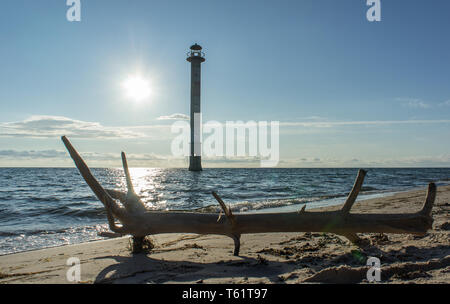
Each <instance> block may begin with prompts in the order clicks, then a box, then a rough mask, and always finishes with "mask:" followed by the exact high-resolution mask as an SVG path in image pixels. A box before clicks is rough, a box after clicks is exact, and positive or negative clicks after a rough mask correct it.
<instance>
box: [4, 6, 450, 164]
mask: <svg viewBox="0 0 450 304" xmlns="http://www.w3.org/2000/svg"><path fill="white" fill-rule="evenodd" d="M81 4H82V9H81V12H82V13H81V22H68V21H67V20H66V11H67V9H68V7H67V6H66V4H65V1H64V0H59V1H55V0H40V1H24V0H3V1H2V2H1V7H0V45H1V47H0V67H1V68H0V104H1V111H0V166H72V164H71V160H70V158H68V156H67V154H66V153H65V151H64V147H63V146H62V143H61V141H60V139H59V137H60V135H64V134H66V135H68V136H69V138H70V139H72V141H73V143H74V144H75V145H76V147H77V148H78V149H79V150H80V151H81V152H83V153H84V155H85V156H86V159H87V161H88V163H89V164H90V165H92V166H119V165H120V158H119V157H120V151H122V150H125V151H126V152H127V153H128V154H129V158H130V159H131V161H130V165H134V166H144V167H154V166H156V167H161V166H162V167H164V166H184V165H185V160H182V159H181V160H176V159H173V157H172V156H171V151H170V143H171V141H172V139H173V138H174V137H175V135H174V134H171V133H170V125H171V123H172V122H173V121H171V120H162V119H158V118H161V117H164V116H170V115H172V114H175V113H180V114H188V113H189V97H190V93H189V88H190V83H189V82H190V70H189V64H188V62H187V61H186V60H185V57H186V55H185V54H186V52H187V50H188V47H189V46H190V45H191V44H192V43H194V42H198V43H200V44H201V45H202V46H203V47H204V51H205V53H206V58H207V60H206V62H205V63H204V64H203V65H202V76H203V78H202V111H203V120H204V121H209V120H216V121H219V122H225V121H227V120H231V121H237V120H242V121H250V120H254V121H262V120H267V121H280V158H281V159H280V163H279V165H280V166H286V167H370V166H388V167H397V166H400V167H401V166H446V167H448V166H449V165H450V141H449V140H448V139H449V138H450V85H449V80H450V40H449V39H448V37H450V35H449V34H450V33H449V30H450V18H449V14H450V3H449V2H448V1H432V2H430V1H425V0H410V1H406V0H396V1H393V0H381V4H382V9H381V16H382V20H381V22H368V21H367V19H366V11H367V9H368V8H369V7H368V6H367V5H366V1H364V0H346V1H332V0H326V1H325V0H320V1H317V0H315V1H313V0H291V1H288V0H281V1H253V0H239V1H237V0H236V1H234V0H231V1H218V0H205V1H198V0H192V1H174V0H167V1H150V0H146V1H137V0H132V1H118V0H117V1H116V0H109V1H101V0H81ZM134 74H141V75H144V76H145V78H146V79H148V80H149V81H150V83H151V86H152V89H153V91H154V93H153V95H152V96H151V97H150V98H149V99H148V100H146V101H145V102H141V103H136V102H133V101H130V100H129V99H127V98H126V96H125V95H124V92H123V87H122V85H121V84H122V83H123V81H124V79H126V77H127V76H128V75H134ZM253 165H254V164H252V163H251V162H250V161H249V160H246V159H242V160H240V161H236V162H226V161H224V162H223V163H220V162H211V163H210V164H209V165H208V161H207V160H205V163H204V167H208V166H253Z"/></svg>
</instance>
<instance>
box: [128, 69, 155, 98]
mask: <svg viewBox="0 0 450 304" xmlns="http://www.w3.org/2000/svg"><path fill="white" fill-rule="evenodd" d="M122 87H123V89H124V90H125V95H126V97H127V98H128V99H131V100H134V101H138V102H140V101H144V100H146V99H148V98H149V97H150V96H151V94H152V88H151V86H150V81H149V80H148V79H146V78H144V77H142V76H140V75H133V76H128V78H127V79H125V81H124V82H123V83H122Z"/></svg>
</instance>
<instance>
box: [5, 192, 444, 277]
mask: <svg viewBox="0 0 450 304" xmlns="http://www.w3.org/2000/svg"><path fill="white" fill-rule="evenodd" d="M425 196H426V190H425V189H420V190H416V191H409V192H402V193H398V194H395V195H393V196H388V197H383V198H377V199H371V200H365V201H358V202H356V203H355V205H354V207H353V209H352V212H353V213H413V212H417V211H419V210H420V209H421V207H422V205H423V202H424V199H425ZM449 198H450V186H441V187H438V195H437V198H436V202H435V205H434V207H433V218H434V224H433V229H432V230H430V231H429V232H428V233H427V234H426V235H425V236H423V237H418V236H412V235H394V234H382V235H380V234H361V235H360V237H361V238H362V239H363V241H362V243H361V244H360V245H359V246H356V245H353V244H351V243H349V242H348V241H347V240H346V239H343V238H341V237H339V236H336V235H334V234H323V233H270V234H249V235H243V236H242V245H241V252H240V256H239V257H235V256H233V242H232V240H231V239H230V238H228V237H224V236H217V235H193V234H161V235H156V236H153V237H152V238H153V240H154V242H155V244H156V247H155V248H154V249H153V251H152V252H151V253H150V254H137V255H132V254H131V253H130V252H129V250H128V249H127V247H128V244H129V238H128V237H123V238H117V239H111V240H106V241H95V242H89V243H83V244H77V245H68V246H63V247H56V248H49V249H43V250H36V251H29V252H23V253H16V254H10V255H5V256H0V283H3V284H8V283H12V284H14V283H62V284H64V283H72V282H68V280H67V277H66V273H67V271H68V270H69V268H70V266H68V265H67V260H68V259H69V258H70V257H75V258H78V259H79V260H80V263H81V268H80V270H81V281H80V282H79V283H238V284H246V283H264V284H266V283H276V284H284V283H288V284H298V283H367V279H366V273H367V270H368V269H369V267H368V266H366V259H367V258H368V257H377V258H379V259H380V261H381V283H420V284H422V283H444V284H445V283H447V284H448V283H450V241H449V239H450V238H449V229H450V217H449V211H450V199H449ZM339 207H340V206H335V207H328V208H322V209H323V210H325V209H326V210H335V209H338V208H339Z"/></svg>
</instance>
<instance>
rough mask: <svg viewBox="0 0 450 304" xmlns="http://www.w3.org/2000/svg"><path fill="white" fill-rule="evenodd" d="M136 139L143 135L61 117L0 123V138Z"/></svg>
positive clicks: (42, 117)
mask: <svg viewBox="0 0 450 304" xmlns="http://www.w3.org/2000/svg"><path fill="white" fill-rule="evenodd" d="M61 135H67V136H70V137H72V138H103V139H104V138H137V137H142V136H143V134H141V133H138V132H135V131H130V130H128V129H127V128H124V127H105V126H102V125H101V124H100V123H98V122H88V121H82V120H76V119H72V118H68V117H63V116H41V115H36V116H31V117H30V118H28V119H25V120H23V121H18V122H6V123H0V136H1V137H34V138H54V137H59V136H61Z"/></svg>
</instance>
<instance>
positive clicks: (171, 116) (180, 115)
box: [157, 113, 189, 120]
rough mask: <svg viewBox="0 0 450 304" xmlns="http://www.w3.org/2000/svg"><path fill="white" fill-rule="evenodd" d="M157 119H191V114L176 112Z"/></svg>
mask: <svg viewBox="0 0 450 304" xmlns="http://www.w3.org/2000/svg"><path fill="white" fill-rule="evenodd" d="M157 120H189V116H188V115H186V114H181V113H174V114H171V115H163V116H160V117H158V118H157Z"/></svg>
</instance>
